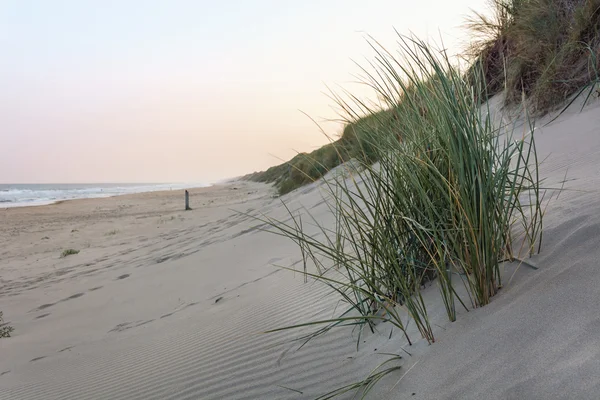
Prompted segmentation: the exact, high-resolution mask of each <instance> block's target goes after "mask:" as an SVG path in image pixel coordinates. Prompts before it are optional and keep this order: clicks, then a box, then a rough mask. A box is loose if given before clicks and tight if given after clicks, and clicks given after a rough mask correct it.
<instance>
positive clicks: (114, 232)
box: [104, 229, 119, 236]
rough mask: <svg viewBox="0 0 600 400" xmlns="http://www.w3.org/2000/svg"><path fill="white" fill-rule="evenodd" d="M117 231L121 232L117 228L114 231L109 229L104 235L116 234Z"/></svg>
mask: <svg viewBox="0 0 600 400" xmlns="http://www.w3.org/2000/svg"><path fill="white" fill-rule="evenodd" d="M117 233H119V231H118V230H117V229H113V230H112V231H108V232H106V233H105V234H104V236H114V235H116V234H117Z"/></svg>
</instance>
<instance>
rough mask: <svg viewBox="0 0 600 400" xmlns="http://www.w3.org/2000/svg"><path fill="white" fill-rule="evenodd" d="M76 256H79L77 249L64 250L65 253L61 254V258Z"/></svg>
mask: <svg viewBox="0 0 600 400" xmlns="http://www.w3.org/2000/svg"><path fill="white" fill-rule="evenodd" d="M74 254H79V250H75V249H66V250H63V252H62V253H61V254H60V256H61V258H65V257H68V256H72V255H74Z"/></svg>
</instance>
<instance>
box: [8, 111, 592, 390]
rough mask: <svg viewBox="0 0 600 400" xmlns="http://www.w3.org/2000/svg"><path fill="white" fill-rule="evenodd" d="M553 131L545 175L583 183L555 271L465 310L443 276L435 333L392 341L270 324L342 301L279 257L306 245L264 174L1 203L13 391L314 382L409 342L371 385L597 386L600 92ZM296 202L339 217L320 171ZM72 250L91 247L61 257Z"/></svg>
mask: <svg viewBox="0 0 600 400" xmlns="http://www.w3.org/2000/svg"><path fill="white" fill-rule="evenodd" d="M543 122H544V121H541V123H540V124H538V126H539V125H541V124H542V123H543ZM537 144H538V151H539V154H540V158H541V159H543V158H545V157H546V156H548V155H549V158H548V159H546V161H545V162H544V164H543V165H542V167H541V173H542V176H543V177H545V178H546V183H545V185H546V186H549V187H559V186H560V185H561V184H562V183H561V182H562V181H563V180H564V177H565V172H566V170H567V169H568V175H567V182H566V184H565V185H566V188H567V189H569V191H565V192H563V193H561V195H560V197H558V199H555V200H554V201H553V202H552V203H551V205H550V207H549V208H548V214H547V216H546V219H545V233H544V240H545V244H544V248H543V252H542V254H541V255H540V256H536V257H535V258H533V259H532V260H531V262H532V264H534V265H536V266H537V267H539V269H538V270H533V269H530V268H527V267H524V266H521V267H520V268H519V269H518V270H517V273H516V274H515V278H514V279H513V280H512V281H510V283H508V284H506V285H505V286H504V288H503V289H502V291H501V293H500V294H499V295H498V296H496V297H495V298H494V300H493V301H492V303H491V304H490V305H489V306H486V307H484V308H481V309H478V310H473V311H471V312H469V313H464V312H463V313H461V314H460V315H459V317H458V321H457V322H455V323H449V322H448V321H447V318H446V316H445V312H444V309H443V306H442V304H441V302H439V301H437V296H438V293H437V289H436V287H435V285H434V286H432V287H431V288H429V289H427V290H425V295H426V297H427V301H428V303H429V304H431V308H430V309H429V310H430V317H431V320H432V323H433V324H435V326H436V329H435V331H436V332H435V333H436V339H437V341H436V343H435V344H433V345H431V346H428V345H427V344H426V343H424V342H423V341H418V342H417V343H415V344H414V345H413V346H411V347H409V346H407V345H406V343H405V341H404V340H403V338H402V336H401V335H400V334H399V333H398V332H394V331H392V332H391V333H392V335H391V339H390V338H389V337H390V327H389V326H385V324H382V326H379V331H378V332H376V333H375V334H368V335H366V336H364V337H363V338H361V340H360V342H361V343H360V347H359V350H358V351H357V349H356V340H357V336H356V332H353V331H352V329H349V328H343V329H337V330H334V331H332V332H330V333H329V334H327V335H325V336H322V337H320V338H318V339H316V340H314V341H313V342H311V343H309V344H308V345H307V346H305V347H302V348H301V349H298V348H299V345H300V343H298V342H296V343H290V342H289V341H288V339H290V338H292V337H296V336H298V334H299V332H293V331H286V332H282V333H277V334H267V335H264V334H257V333H258V332H261V331H263V330H265V329H269V328H276V327H281V326H286V325H289V324H292V323H300V322H306V321H310V320H314V319H316V318H321V317H326V316H331V315H332V312H333V308H334V307H335V306H336V303H335V298H334V297H333V296H325V294H326V293H327V289H326V288H324V287H322V286H320V285H316V284H312V283H308V284H305V283H303V279H302V276H301V275H300V274H293V273H291V272H288V271H283V270H281V269H278V268H277V267H275V266H274V265H280V266H295V267H297V268H301V262H300V253H299V251H298V249H297V248H296V246H295V244H294V243H292V242H291V241H289V240H287V239H285V238H281V237H278V236H274V235H272V234H269V233H266V232H263V231H261V230H260V229H259V228H260V227H259V226H258V225H259V224H258V223H257V221H256V220H254V219H252V218H251V217H249V216H247V215H244V214H241V213H251V214H254V213H258V212H263V213H267V214H269V215H273V216H275V217H277V218H282V219H284V218H285V217H286V211H285V209H284V207H282V205H281V201H280V199H275V198H273V197H272V195H273V189H271V188H269V187H267V186H265V185H261V184H254V183H248V182H245V183H239V182H236V183H231V184H227V185H221V186H216V187H211V188H205V189H198V190H194V191H192V196H191V205H192V207H193V208H194V209H193V210H192V211H187V212H185V211H182V205H183V195H182V193H181V192H157V193H147V194H137V195H128V196H121V197H114V198H108V199H90V200H75V201H69V202H65V203H62V204H57V205H52V206H42V207H32V208H17V209H8V210H3V211H0V221H1V228H0V240H1V252H2V257H1V259H0V310H2V311H4V313H5V318H6V320H8V321H10V322H11V324H12V325H13V326H14V327H15V329H16V330H15V332H14V337H12V338H9V339H0V399H2V400H4V399H242V398H244V399H305V398H314V397H316V396H317V395H319V394H323V393H325V392H326V391H328V390H331V389H334V388H336V387H338V386H340V385H342V384H345V383H350V382H352V381H355V380H357V379H359V378H360V377H364V376H365V375H366V374H368V373H369V372H370V370H371V369H373V368H374V367H375V366H377V365H378V364H379V363H380V362H382V361H384V360H386V359H387V358H388V357H387V356H385V355H382V354H380V353H386V352H390V353H402V351H401V347H402V348H404V349H406V350H407V351H409V352H410V353H411V354H412V356H408V355H407V354H406V353H402V354H404V359H403V368H402V369H400V370H399V371H398V372H397V373H396V374H394V375H391V376H389V377H387V378H386V379H385V380H384V381H382V383H381V385H379V386H378V387H377V388H376V390H375V392H373V396H372V398H389V399H403V398H411V399H476V398H477V399H482V398H484V399H562V398H577V399H582V398H583V399H585V398H589V399H596V398H598V397H599V395H598V392H599V388H597V383H596V382H598V379H597V377H598V376H600V346H599V345H598V344H599V343H600V314H599V313H598V308H599V306H600V271H598V267H597V263H598V262H599V260H600V246H599V245H598V242H599V240H600V217H599V216H598V215H600V193H599V189H600V107H598V106H597V105H596V106H592V107H589V108H588V109H586V111H584V112H583V113H581V114H579V113H574V112H572V113H570V114H568V115H564V116H562V117H561V118H560V119H559V120H557V121H556V122H554V123H552V124H551V125H549V126H547V127H544V128H541V129H539V131H538V134H537ZM283 200H285V201H286V202H287V203H288V204H289V206H290V207H292V208H293V209H295V208H298V207H300V206H304V207H306V208H307V209H309V210H310V211H311V213H313V214H314V215H315V217H316V218H318V219H319V220H320V222H322V223H325V224H327V223H328V218H330V216H329V215H328V210H327V207H326V205H325V204H324V203H323V200H322V192H321V191H320V190H319V185H318V184H313V185H309V186H307V187H305V188H301V189H300V190H298V191H296V192H293V193H291V194H289V195H287V196H285V197H284V198H283ZM240 212H241V213H240ZM309 229H313V228H309ZM313 232H314V233H315V234H316V230H313ZM66 248H75V249H79V250H81V252H80V253H79V254H77V255H72V256H69V257H66V258H60V253H61V252H62V250H63V249H66ZM515 268H516V266H515V265H509V266H506V274H505V275H506V276H511V275H512V273H513V271H514V270H515ZM436 302H437V303H436ZM415 337H416V335H415Z"/></svg>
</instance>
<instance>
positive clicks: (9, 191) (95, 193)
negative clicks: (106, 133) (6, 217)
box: [0, 183, 210, 208]
mask: <svg viewBox="0 0 600 400" xmlns="http://www.w3.org/2000/svg"><path fill="white" fill-rule="evenodd" d="M207 186H210V184H206V183H101V184H0V208H5V207H23V206H38V205H45V204H52V203H55V202H57V201H62V200H73V199H87V198H96V197H111V196H118V195H123V194H130V193H142V192H155V191H160V190H180V189H189V188H194V187H207Z"/></svg>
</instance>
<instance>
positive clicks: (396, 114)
mask: <svg viewBox="0 0 600 400" xmlns="http://www.w3.org/2000/svg"><path fill="white" fill-rule="evenodd" d="M371 44H372V47H373V49H374V51H375V57H374V61H373V62H372V63H371V64H370V65H369V68H365V69H364V70H363V76H364V82H363V83H365V84H366V85H368V86H370V87H371V88H372V89H373V90H374V92H375V93H376V95H377V98H379V99H380V100H381V101H382V102H383V106H382V107H378V108H374V107H372V106H371V105H369V104H367V103H363V102H361V101H359V100H357V99H356V98H355V97H351V100H348V101H346V100H344V99H342V98H341V97H338V96H334V98H335V99H336V100H337V102H338V106H339V107H340V108H341V109H342V110H344V111H345V113H346V114H347V115H348V121H347V123H348V124H350V125H353V126H357V122H358V121H360V120H367V119H368V120H369V124H368V125H366V128H364V129H363V131H362V132H361V135H360V137H359V138H357V139H356V140H358V142H359V146H360V147H362V148H368V149H369V151H374V152H375V153H376V154H375V156H376V157H375V159H377V160H379V161H378V163H376V164H371V163H370V162H362V163H360V165H359V166H358V167H354V166H352V165H355V164H352V165H350V166H348V167H347V168H349V169H352V171H351V172H352V174H350V176H351V178H349V179H345V178H343V177H341V178H335V177H334V178H332V179H327V180H325V181H324V182H323V186H324V188H325V191H326V192H327V194H326V195H325V196H324V199H325V201H326V204H327V206H328V207H329V210H330V211H331V213H332V217H333V218H332V220H335V227H333V228H332V227H329V226H323V225H321V224H320V223H319V222H318V220H317V219H316V218H313V217H312V216H311V215H310V212H309V211H307V210H304V214H297V213H295V212H291V211H290V213H289V214H290V217H291V218H290V220H289V221H291V222H284V221H279V220H275V219H272V218H269V217H265V218H264V221H266V222H267V223H268V224H270V227H271V229H272V231H273V232H274V233H276V234H279V235H283V236H285V237H288V238H290V239H291V240H293V241H294V242H295V243H297V244H298V246H299V248H300V251H301V254H302V258H303V260H304V273H305V275H306V276H309V277H312V278H313V279H315V280H317V281H319V282H322V283H324V284H326V285H328V286H329V287H331V288H332V289H334V290H335V292H337V294H338V295H339V296H340V297H341V300H342V301H343V302H345V303H346V306H347V307H346V309H344V310H343V311H342V313H341V315H340V317H339V318H334V319H331V320H325V321H314V322H311V323H308V325H311V324H314V325H322V326H323V327H321V328H320V329H319V330H318V331H316V333H315V334H314V335H319V334H323V333H326V332H327V331H328V330H329V329H331V328H333V327H336V326H342V325H353V326H358V327H359V330H362V329H364V328H365V327H368V328H370V329H371V330H373V329H374V322H375V321H386V322H389V323H391V324H392V325H393V326H395V327H396V328H398V329H399V330H400V331H402V332H403V333H404V336H405V338H406V340H407V342H408V343H409V344H412V342H413V341H414V340H415V338H412V337H410V335H409V334H408V331H407V326H408V325H409V324H415V325H416V327H417V328H418V331H419V332H420V335H421V337H422V338H424V339H425V340H426V341H427V342H429V343H433V342H434V341H435V336H434V332H433V330H432V327H431V324H430V322H429V317H428V311H427V306H426V304H425V301H424V299H423V297H422V295H421V284H422V283H423V282H424V281H427V280H431V279H433V278H437V282H438V287H439V290H440V292H441V298H442V301H443V305H444V307H445V309H446V312H447V316H448V318H449V320H450V321H454V320H455V319H456V308H457V307H462V308H464V309H465V310H467V311H468V310H469V309H471V308H473V307H481V306H485V305H486V304H488V303H489V302H490V300H491V298H492V297H493V296H494V295H495V294H496V293H497V292H498V290H499V288H500V287H501V285H502V282H501V274H500V268H499V267H500V264H501V263H502V262H503V261H506V260H515V259H517V257H522V256H524V255H525V256H527V255H531V254H534V253H536V252H538V251H539V250H540V245H541V230H542V217H543V212H542V208H541V205H540V202H541V199H542V195H541V193H540V190H541V189H540V181H539V179H538V173H537V166H538V160H537V155H536V148H535V141H534V138H533V131H534V129H533V126H531V125H528V124H525V130H524V131H523V130H519V131H518V132H517V133H516V134H514V135H513V128H512V127H511V126H497V125H495V124H494V123H493V121H492V116H491V115H490V114H491V112H490V110H489V109H488V108H487V106H486V104H485V103H483V99H484V97H482V96H480V95H479V94H480V93H481V91H483V90H485V88H486V82H485V75H484V72H483V71H480V73H478V74H476V75H474V74H473V70H472V71H471V75H470V78H469V79H465V77H464V74H463V73H462V72H461V71H460V70H459V69H458V68H456V67H455V66H454V65H453V64H452V62H451V61H450V59H449V58H448V57H447V56H446V55H445V53H443V52H439V51H436V50H434V49H432V48H431V47H430V46H428V45H427V44H426V43H424V42H422V41H419V40H416V39H414V38H407V37H400V38H399V46H400V49H399V52H398V53H392V52H389V51H388V50H386V49H385V48H383V47H381V46H380V45H378V44H377V42H375V41H371ZM382 108H383V109H385V110H386V111H385V112H381V109H382ZM286 207H287V206H286ZM288 210H290V209H288ZM303 216H304V219H303ZM320 218H322V216H320ZM306 219H309V220H311V224H312V225H313V227H314V226H316V227H317V228H318V230H319V231H320V232H321V235H314V234H313V235H310V234H308V233H307V227H308V224H307V223H306V222H305V220H306ZM311 264H312V267H311ZM457 285H460V286H464V287H465V288H466V291H467V295H466V296H459V295H458V293H457V290H456V287H457ZM306 325H307V323H303V324H299V325H295V326H291V327H284V328H279V329H274V330H272V331H278V330H282V329H291V328H296V327H299V326H306ZM272 331H271V332H272ZM309 339H310V337H309ZM358 340H359V341H360V335H359V338H358ZM357 345H358V342H357ZM382 367H383V366H382ZM395 369H397V366H392V367H386V368H383V369H381V368H378V369H377V370H376V371H375V372H374V375H370V376H369V377H368V378H367V379H366V380H365V381H364V382H362V383H358V384H353V385H351V386H348V387H346V388H340V389H337V390H335V391H333V392H331V393H329V394H328V395H325V396H324V398H328V397H331V396H333V395H336V394H340V393H342V392H345V391H346V389H347V390H355V389H356V390H361V391H363V394H364V392H368V389H370V388H371V387H372V385H373V384H374V383H376V382H377V381H378V380H379V379H381V378H382V377H383V376H385V375H386V374H387V373H389V372H392V371H393V370H395Z"/></svg>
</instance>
